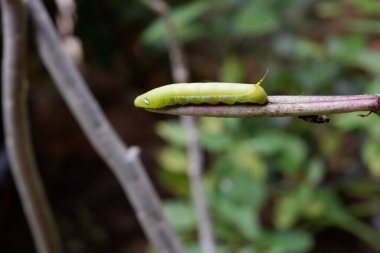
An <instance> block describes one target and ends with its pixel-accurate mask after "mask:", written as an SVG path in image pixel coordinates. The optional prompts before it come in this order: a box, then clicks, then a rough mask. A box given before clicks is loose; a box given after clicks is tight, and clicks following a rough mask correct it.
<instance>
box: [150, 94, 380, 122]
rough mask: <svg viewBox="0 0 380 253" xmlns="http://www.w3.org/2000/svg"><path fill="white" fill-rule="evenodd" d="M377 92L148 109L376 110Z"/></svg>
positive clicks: (254, 112) (211, 113) (256, 113)
mask: <svg viewBox="0 0 380 253" xmlns="http://www.w3.org/2000/svg"><path fill="white" fill-rule="evenodd" d="M379 98H380V96H379V95H358V96H268V104H266V105H254V104H238V105H221V104H218V105H205V104H202V105H185V106H173V107H167V108H160V109H149V111H151V112H157V113H165V114H172V115H192V116H207V117H226V118H253V117H290V116H309V115H322V114H336V113H347V112H360V111H370V112H374V113H377V114H379V112H380V104H379V101H380V99H379Z"/></svg>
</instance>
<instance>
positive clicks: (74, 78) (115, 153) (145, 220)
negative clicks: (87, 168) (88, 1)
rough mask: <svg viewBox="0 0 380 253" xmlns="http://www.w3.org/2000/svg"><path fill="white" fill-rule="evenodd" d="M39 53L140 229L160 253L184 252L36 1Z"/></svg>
mask: <svg viewBox="0 0 380 253" xmlns="http://www.w3.org/2000/svg"><path fill="white" fill-rule="evenodd" d="M27 4H28V8H29V12H30V14H31V17H32V21H33V24H34V27H35V30H36V40H37V43H36V44H37V46H38V50H39V52H40V55H41V57H42V59H43V61H44V63H45V66H46V67H47V69H48V70H49V72H50V74H51V75H52V77H53V79H54V80H55V83H54V84H55V85H56V86H57V88H58V90H59V92H60V93H61V95H62V96H63V98H64V99H65V101H66V103H67V105H68V106H69V108H70V110H71V112H72V113H73V114H74V116H75V118H76V120H77V121H78V122H79V124H80V125H81V127H82V129H83V131H84V133H85V134H86V136H87V137H88V140H89V141H90V143H91V144H92V146H93V147H94V148H95V150H96V151H97V152H98V153H99V154H100V156H101V157H102V158H103V160H104V161H105V162H106V164H107V165H108V166H109V167H110V169H111V170H112V172H113V173H114V175H115V177H116V178H117V179H118V181H119V183H120V185H121V187H122V188H123V190H124V192H125V194H126V195H127V196H128V198H129V201H130V203H131V205H132V207H133V208H134V210H135V212H136V214H137V218H138V219H139V221H140V224H141V225H142V228H143V230H144V232H145V234H146V235H147V237H148V239H149V240H150V241H151V243H152V245H153V246H154V247H155V248H156V249H157V251H158V252H162V253H182V252H185V250H184V248H183V246H182V244H181V242H180V241H179V239H178V238H177V236H176V235H175V234H174V233H173V231H172V229H171V228H170V226H169V224H168V222H167V220H166V219H165V218H164V216H163V214H162V211H161V203H160V200H159V198H158V196H157V194H156V192H155V191H154V189H153V186H152V183H151V181H150V180H149V178H148V176H147V174H146V172H145V168H144V167H143V165H142V163H141V161H140V159H139V157H138V149H137V148H129V149H127V148H126V147H125V145H124V144H123V142H122V141H121V140H120V138H119V137H118V136H117V134H116V133H115V131H114V130H113V128H112V126H111V125H110V123H109V122H108V120H107V119H106V117H105V115H104V113H103V112H102V110H101V108H100V106H99V105H98V103H97V102H96V100H95V98H94V97H93V95H92V94H91V92H90V91H89V89H88V86H87V85H86V83H85V81H84V80H83V78H82V77H81V75H80V74H79V72H78V70H77V69H76V68H75V67H74V65H73V63H72V62H71V61H70V60H69V59H68V57H67V56H66V55H65V53H64V52H63V50H62V48H61V47H60V46H59V45H60V42H59V38H58V35H57V32H56V31H55V29H54V27H53V24H52V22H51V20H50V18H49V16H48V14H47V11H46V9H45V8H44V6H43V5H42V3H41V1H40V0H29V1H28V2H27Z"/></svg>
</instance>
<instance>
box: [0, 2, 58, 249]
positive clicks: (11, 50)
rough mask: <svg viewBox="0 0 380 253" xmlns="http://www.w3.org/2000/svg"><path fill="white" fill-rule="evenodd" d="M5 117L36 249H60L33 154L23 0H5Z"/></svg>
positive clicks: (9, 147)
mask: <svg viewBox="0 0 380 253" xmlns="http://www.w3.org/2000/svg"><path fill="white" fill-rule="evenodd" d="M1 5H2V6H1V7H2V17H3V54H4V55H3V66H2V75H3V76H2V78H3V80H2V81H3V117H4V126H5V137H6V147H7V152H8V155H9V159H10V165H11V171H12V175H13V178H14V180H15V183H16V187H17V190H18V192H19V194H20V198H21V203H22V206H23V210H24V212H25V216H26V218H27V220H28V223H29V226H30V229H31V232H32V236H33V239H34V242H35V244H36V248H37V251H38V252H40V253H60V252H63V251H62V247H61V242H60V240H59V236H58V232H57V230H56V226H55V224H54V220H53V216H52V212H51V210H50V207H49V204H48V200H47V197H46V195H45V192H44V189H43V186H42V182H41V180H40V176H39V173H38V170H37V165H36V162H35V159H34V156H33V148H32V143H31V138H30V132H29V125H28V113H27V112H28V109H27V82H26V59H25V58H26V57H25V53H26V52H25V51H26V45H25V44H26V12H25V6H24V3H23V1H21V0H2V1H1Z"/></svg>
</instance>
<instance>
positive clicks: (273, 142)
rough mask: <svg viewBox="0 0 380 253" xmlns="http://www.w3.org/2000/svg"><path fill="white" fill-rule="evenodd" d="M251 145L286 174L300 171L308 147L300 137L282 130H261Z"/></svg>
mask: <svg viewBox="0 0 380 253" xmlns="http://www.w3.org/2000/svg"><path fill="white" fill-rule="evenodd" d="M251 145H252V147H253V148H254V150H255V151H256V152H257V153H259V154H260V155H262V156H264V157H267V158H268V159H270V158H271V159H272V160H273V163H274V164H275V166H276V169H278V170H279V171H281V172H282V173H284V174H285V175H293V174H295V173H297V172H298V171H300V170H301V169H302V166H301V165H302V163H303V162H304V160H305V158H306V154H307V147H306V145H305V144H304V143H303V142H302V141H301V140H300V139H298V138H297V137H295V136H291V135H288V134H285V133H282V132H274V131H273V132H260V133H258V134H257V136H256V137H255V138H253V139H252V140H251Z"/></svg>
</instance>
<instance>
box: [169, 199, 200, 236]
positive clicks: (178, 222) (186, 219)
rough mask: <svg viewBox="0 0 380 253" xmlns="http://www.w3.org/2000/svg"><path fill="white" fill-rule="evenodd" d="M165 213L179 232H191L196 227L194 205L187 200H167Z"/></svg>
mask: <svg viewBox="0 0 380 253" xmlns="http://www.w3.org/2000/svg"><path fill="white" fill-rule="evenodd" d="M163 210H164V214H165V216H166V217H167V219H168V220H169V223H170V225H171V226H172V227H173V228H174V230H175V231H177V232H178V233H189V232H191V231H194V230H195V229H196V225H197V222H196V217H195V214H194V210H193V208H192V205H191V204H190V203H189V202H187V201H179V200H176V201H165V202H164V203H163Z"/></svg>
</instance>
